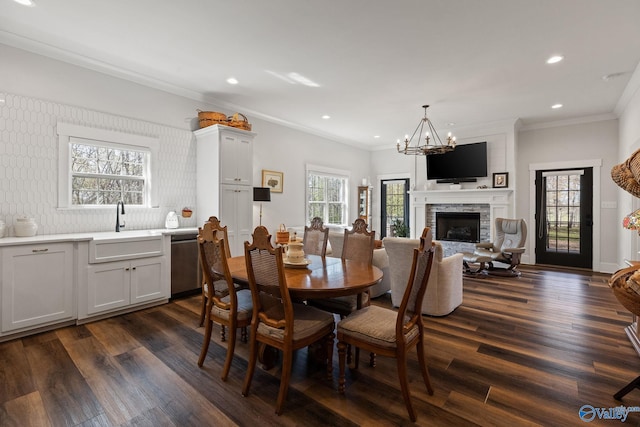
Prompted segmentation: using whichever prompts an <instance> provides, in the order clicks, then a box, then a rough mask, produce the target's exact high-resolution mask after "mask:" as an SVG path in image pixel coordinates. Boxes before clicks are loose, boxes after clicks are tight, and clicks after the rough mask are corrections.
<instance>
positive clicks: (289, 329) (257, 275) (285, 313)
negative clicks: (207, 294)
mask: <svg viewBox="0 0 640 427" xmlns="http://www.w3.org/2000/svg"><path fill="white" fill-rule="evenodd" d="M282 255H283V248H282V247H281V246H278V247H275V248H274V247H273V246H272V245H271V235H269V232H268V231H267V229H266V228H265V227H263V226H259V227H257V228H256V229H255V230H254V232H253V242H252V243H251V244H249V242H245V261H246V263H247V275H248V278H249V287H250V288H251V295H252V298H253V317H252V320H251V333H250V338H249V342H250V347H249V366H248V368H247V373H246V376H245V379H244V385H243V387H242V395H243V396H247V395H248V393H249V388H250V387H251V380H252V378H253V373H254V371H255V366H256V361H257V359H258V346H259V345H268V346H271V347H273V348H276V349H279V350H281V351H282V374H281V377H280V390H279V392H278V398H277V401H276V414H278V415H280V414H281V413H282V408H283V405H284V401H285V399H286V396H287V390H288V388H289V380H290V378H291V368H292V365H293V351H294V350H297V349H300V348H303V347H307V346H309V345H311V344H313V343H315V342H317V341H320V340H324V342H325V345H326V349H327V356H326V362H327V378H328V379H329V380H331V379H332V372H333V366H332V364H333V341H334V338H335V335H334V333H333V330H334V327H335V323H334V320H333V316H332V315H331V314H330V313H327V312H325V311H322V310H318V309H316V308H313V307H309V306H306V305H304V304H296V303H293V302H292V301H291V297H290V295H289V289H288V288H287V281H286V278H285V273H284V264H283V261H282Z"/></svg>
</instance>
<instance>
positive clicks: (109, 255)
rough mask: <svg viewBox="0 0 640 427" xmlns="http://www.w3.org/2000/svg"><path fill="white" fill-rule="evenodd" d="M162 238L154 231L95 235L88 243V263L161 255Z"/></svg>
mask: <svg viewBox="0 0 640 427" xmlns="http://www.w3.org/2000/svg"><path fill="white" fill-rule="evenodd" d="M163 240H164V237H163V235H162V233H161V232H158V231H154V230H132V231H123V232H119V233H116V232H115V231H112V232H105V233H96V235H95V236H94V237H93V240H91V241H90V242H89V262H90V263H92V264H94V263H101V262H110V261H120V260H125V259H135V258H147V257H152V256H160V255H162V254H163V252H164V250H163Z"/></svg>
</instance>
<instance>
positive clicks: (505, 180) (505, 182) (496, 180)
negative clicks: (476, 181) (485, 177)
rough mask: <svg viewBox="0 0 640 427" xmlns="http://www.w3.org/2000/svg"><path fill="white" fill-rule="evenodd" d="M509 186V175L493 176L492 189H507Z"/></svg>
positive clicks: (504, 173) (499, 174)
mask: <svg viewBox="0 0 640 427" xmlns="http://www.w3.org/2000/svg"><path fill="white" fill-rule="evenodd" d="M508 186H509V173H508V172H499V173H494V174H493V188H507V187H508Z"/></svg>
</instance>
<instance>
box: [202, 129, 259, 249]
mask: <svg viewBox="0 0 640 427" xmlns="http://www.w3.org/2000/svg"><path fill="white" fill-rule="evenodd" d="M194 134H195V136H196V140H197V161H196V169H197V171H196V197H197V199H196V200H197V201H196V220H197V223H198V226H202V224H204V223H205V222H206V221H207V220H208V219H209V217H211V216H217V217H218V219H219V220H220V223H221V224H222V225H223V226H224V225H226V226H227V232H228V235H229V248H230V249H231V255H233V256H237V255H242V254H243V253H244V241H245V240H250V237H251V233H252V232H253V140H254V137H255V135H256V134H255V133H253V132H249V131H245V130H242V129H237V128H232V127H229V126H223V125H213V126H208V127H206V128H203V129H200V130H197V131H195V132H194Z"/></svg>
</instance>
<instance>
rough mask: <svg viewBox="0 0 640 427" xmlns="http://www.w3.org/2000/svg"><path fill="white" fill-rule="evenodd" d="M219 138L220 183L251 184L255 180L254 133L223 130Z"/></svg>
mask: <svg viewBox="0 0 640 427" xmlns="http://www.w3.org/2000/svg"><path fill="white" fill-rule="evenodd" d="M232 129H234V130H235V128H232ZM219 140H220V184H238V185H249V186H250V185H251V184H252V182H253V168H252V165H253V160H252V159H253V135H245V134H240V135H238V134H237V133H236V132H229V131H221V132H220V136H219Z"/></svg>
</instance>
